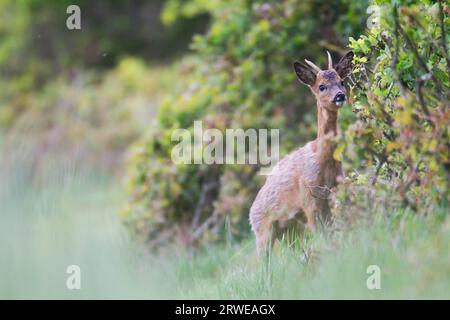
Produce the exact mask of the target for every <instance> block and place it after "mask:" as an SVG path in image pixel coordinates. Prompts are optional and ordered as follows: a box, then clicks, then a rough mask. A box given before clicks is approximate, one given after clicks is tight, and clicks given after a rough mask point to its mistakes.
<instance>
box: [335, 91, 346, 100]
mask: <svg viewBox="0 0 450 320" xmlns="http://www.w3.org/2000/svg"><path fill="white" fill-rule="evenodd" d="M334 101H336V102H342V101H345V94H343V93H342V92H339V93H338V94H337V95H336V97H334Z"/></svg>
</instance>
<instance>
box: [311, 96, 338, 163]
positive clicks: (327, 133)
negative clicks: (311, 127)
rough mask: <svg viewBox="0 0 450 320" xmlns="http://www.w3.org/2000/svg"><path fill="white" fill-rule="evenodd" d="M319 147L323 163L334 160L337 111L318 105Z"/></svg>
mask: <svg viewBox="0 0 450 320" xmlns="http://www.w3.org/2000/svg"><path fill="white" fill-rule="evenodd" d="M317 115H318V117H317V139H316V141H317V147H318V150H319V155H320V160H321V162H327V161H330V160H333V152H334V149H335V146H336V144H335V142H334V137H335V136H336V135H337V111H332V110H328V109H326V108H325V107H324V106H322V105H321V104H320V103H319V102H318V103H317Z"/></svg>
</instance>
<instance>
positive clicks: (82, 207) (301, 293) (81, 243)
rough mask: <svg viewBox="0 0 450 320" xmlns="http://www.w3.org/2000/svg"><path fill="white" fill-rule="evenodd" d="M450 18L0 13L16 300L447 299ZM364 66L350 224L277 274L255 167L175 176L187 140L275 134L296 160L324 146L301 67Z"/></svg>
mask: <svg viewBox="0 0 450 320" xmlns="http://www.w3.org/2000/svg"><path fill="white" fill-rule="evenodd" d="M69 5H78V6H79V7H80V9H81V30H69V29H68V28H67V27H66V20H67V18H68V17H69V14H67V13H66V9H67V7H68V6H69ZM448 16H449V7H448V5H447V4H445V3H442V1H431V0H430V1H428V0H424V1H413V0H402V1H397V2H396V3H394V4H393V3H391V2H390V1H370V0H364V1H350V0H340V1H325V0H323V1H322V0H318V1H309V0H307V1H305V0H283V1H275V0H274V1H268V0H266V1H262V0H233V1H225V0H209V1H206V0H151V1H143V0H142V1H141V0H133V1H112V0H111V1H108V0H100V1H95V2H94V1H87V0H86V1H84V0H80V1H75V0H71V1H69V0H67V1H66V0H64V1H57V2H56V1H36V0H18V1H12V0H0V179H1V180H0V204H1V209H0V234H1V236H2V239H1V241H0V257H1V259H0V297H1V298H162V297H165V298H180V297H181V298H294V299H295V298H314V297H315V298H390V297H394V298H395V297H402V298H416V297H420V298H433V297H438V298H442V297H445V298H449V297H450V292H449V290H448V288H449V287H450V285H449V284H450V278H449V274H450V272H449V271H450V263H449V262H450V256H449V252H450V250H449V249H450V248H449V243H450V241H449V240H450V239H449V235H450V232H448V231H449V230H450V220H449V218H448V211H449V210H448V200H449V192H448V182H449V170H450V165H449V149H450V148H449V146H450V144H449V137H450V133H449V131H448V128H449V121H450V112H449V108H448V107H449V105H448V101H449V99H448V98H449V88H450V85H449V73H450V71H449V70H450V69H449V61H450V60H449V54H450V53H449V30H448V27H449V18H448ZM350 49H352V50H353V51H354V52H355V54H356V58H355V60H354V63H355V71H354V74H353V75H352V76H351V79H349V80H348V83H347V85H348V88H349V91H350V95H351V101H350V102H351V105H349V106H346V107H344V108H343V109H342V110H341V113H340V121H339V126H340V129H341V135H340V137H339V144H338V148H337V150H336V152H335V154H334V156H335V158H336V159H339V160H341V161H342V162H343V164H344V168H345V170H346V172H347V176H348V181H347V183H346V184H345V186H342V187H340V188H339V189H338V191H337V192H336V195H335V198H336V205H335V208H334V209H333V210H334V215H335V217H336V223H335V225H334V227H333V229H332V230H330V233H329V235H328V236H324V235H319V234H315V235H312V234H306V235H299V236H298V235H297V236H293V239H290V240H289V241H288V240H285V241H282V242H281V244H280V248H279V249H278V250H277V251H276V252H275V253H274V254H276V255H277V259H275V261H274V262H273V265H272V266H271V269H270V270H269V271H267V270H265V269H263V268H261V266H260V265H259V264H258V263H257V261H256V259H255V257H254V244H253V238H252V235H251V232H250V226H249V224H248V209H249V208H250V206H251V203H252V201H253V199H254V197H255V195H256V192H257V191H258V189H259V188H260V187H261V185H262V184H263V183H264V177H263V176H260V175H258V174H257V173H258V170H259V167H258V166H255V165H175V164H174V163H173V162H172V161H171V159H170V154H171V149H172V147H173V146H174V143H173V142H171V140H170V138H171V134H172V132H173V131H174V130H175V129H178V128H186V129H189V130H192V128H193V122H194V121H195V120H202V121H203V122H204V125H205V126H207V127H210V128H218V129H219V130H222V131H223V130H225V129H226V128H243V129H247V128H256V129H259V128H278V129H280V134H281V137H280V144H281V146H280V147H281V155H285V154H288V153H290V152H292V151H293V150H295V149H296V148H298V147H299V146H301V145H303V144H304V143H305V142H307V141H309V140H311V139H313V138H314V137H315V133H316V106H315V100H314V98H313V97H312V94H311V93H310V92H309V90H308V89H307V88H304V87H303V86H300V85H299V83H298V81H297V80H296V78H295V74H294V72H293V70H292V62H293V61H295V60H302V59H305V58H307V59H309V60H312V61H314V62H315V63H316V64H317V65H320V66H323V67H324V66H325V64H326V58H327V57H326V50H329V51H330V52H331V53H332V55H333V57H334V60H335V61H338V59H339V58H340V57H341V56H342V55H343V54H345V53H346V52H347V51H349V50H350ZM356 239H357V240H358V241H356ZM293 243H294V244H293ZM211 248H214V249H215V250H211ZM292 248H294V249H292ZM74 264H75V265H79V266H80V268H81V270H82V289H81V290H68V289H67V288H66V285H65V283H66V278H67V276H68V275H67V274H66V268H67V266H69V265H74ZM372 264H378V265H380V267H381V270H382V272H383V275H384V278H383V279H384V280H383V281H385V282H383V283H384V285H383V288H386V290H384V291H369V290H367V288H366V286H365V283H366V277H367V274H366V268H367V266H368V265H372ZM405 269H407V270H411V272H410V273H405V272H404V270H405ZM268 273H269V274H268ZM292 278H295V279H298V283H303V284H302V285H298V284H297V283H296V282H293V281H292Z"/></svg>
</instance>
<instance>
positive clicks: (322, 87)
mask: <svg viewBox="0 0 450 320" xmlns="http://www.w3.org/2000/svg"><path fill="white" fill-rule="evenodd" d="M326 88H327V87H326V86H324V85H323V84H321V85H320V86H319V90H320V91H324V90H325V89H326Z"/></svg>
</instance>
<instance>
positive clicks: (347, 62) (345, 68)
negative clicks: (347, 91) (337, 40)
mask: <svg viewBox="0 0 450 320" xmlns="http://www.w3.org/2000/svg"><path fill="white" fill-rule="evenodd" d="M353 56H354V54H353V51H349V52H347V53H346V54H345V56H343V57H342V58H341V60H340V61H339V62H338V64H337V65H336V66H335V67H334V70H336V72H337V74H338V75H339V77H341V79H344V78H346V77H347V76H349V75H350V73H351V72H352V68H353V66H352V60H353Z"/></svg>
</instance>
